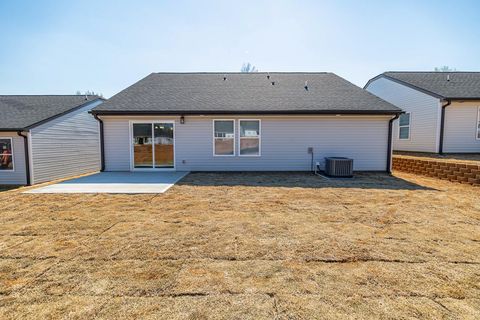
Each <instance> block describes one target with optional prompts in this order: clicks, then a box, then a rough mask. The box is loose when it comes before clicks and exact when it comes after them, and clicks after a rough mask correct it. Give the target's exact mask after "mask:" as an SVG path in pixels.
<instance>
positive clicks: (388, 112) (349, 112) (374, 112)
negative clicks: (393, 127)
mask: <svg viewBox="0 0 480 320" xmlns="http://www.w3.org/2000/svg"><path fill="white" fill-rule="evenodd" d="M89 112H90V113H91V114H95V115H141V116H145V115H151V116H154V115H172V116H180V115H220V114H222V115H223V114H228V115H235V114H239V115H244V114H260V115H336V114H345V115H395V114H400V113H402V111H401V110H285V111H280V110H275V111H266V110H245V111H232V110H203V111H202V110H195V111H192V110H190V111H189V110H184V111H176V112H173V111H158V110H156V111H154V110H145V111H130V110H121V111H119V110H90V111H89Z"/></svg>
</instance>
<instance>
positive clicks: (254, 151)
mask: <svg viewBox="0 0 480 320" xmlns="http://www.w3.org/2000/svg"><path fill="white" fill-rule="evenodd" d="M240 154H241V155H243V156H258V155H259V154H260V139H258V138H242V139H240Z"/></svg>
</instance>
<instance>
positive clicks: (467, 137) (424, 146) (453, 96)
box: [365, 72, 480, 153]
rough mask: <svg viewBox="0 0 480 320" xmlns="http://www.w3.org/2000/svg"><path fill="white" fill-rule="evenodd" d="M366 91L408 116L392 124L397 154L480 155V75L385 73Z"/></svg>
mask: <svg viewBox="0 0 480 320" xmlns="http://www.w3.org/2000/svg"><path fill="white" fill-rule="evenodd" d="M365 89H366V90H367V91H369V92H371V93H373V94H375V95H377V96H378V97H380V98H382V99H384V100H386V101H388V102H390V103H392V104H394V105H396V106H398V107H399V108H401V109H402V110H404V111H405V112H406V114H405V115H402V116H401V118H400V119H399V120H396V121H395V122H394V129H393V130H394V132H393V149H394V150H398V151H415V152H432V153H442V152H444V153H480V136H479V130H480V128H479V118H478V117H479V116H478V113H479V110H480V73H473V72H466V73H465V72H452V73H439V72H386V73H384V74H381V75H379V76H377V77H375V78H373V79H371V80H370V81H369V82H368V83H367V84H366V86H365ZM442 123H443V129H442ZM401 124H402V125H401ZM400 127H404V129H401V128H400Z"/></svg>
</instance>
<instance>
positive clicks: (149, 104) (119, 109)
mask: <svg viewBox="0 0 480 320" xmlns="http://www.w3.org/2000/svg"><path fill="white" fill-rule="evenodd" d="M268 75H269V76H270V79H268V78H267V76H268ZM224 76H225V77H226V78H227V79H226V80H224ZM272 81H273V82H275V85H272ZM305 81H308V90H306V89H305V88H304V86H305ZM398 112H400V109H399V108H397V107H395V106H394V105H392V104H389V103H388V102H386V101H384V100H382V99H380V98H378V97H376V96H374V95H372V94H370V93H368V92H366V91H365V90H362V89H361V88H359V87H357V86H355V85H353V84H351V83H350V82H348V81H346V80H345V79H343V78H340V77H339V76H337V75H335V74H333V73H269V74H267V73H152V74H150V75H149V76H147V77H145V78H144V79H142V80H140V81H138V82H137V83H135V84H133V85H132V86H130V87H128V88H127V89H125V90H123V91H121V92H120V93H118V94H117V95H115V96H113V97H112V98H110V99H109V100H108V101H106V102H105V103H102V104H101V105H99V106H97V107H96V108H94V109H93V113H98V114H120V113H143V114H161V113H164V114H167V113H170V114H215V113H217V114H221V113H228V114H236V113H239V114H240V113H258V114H260V113H265V114H267V113H277V114H278V113H284V114H289V113H310V114H315V113H398Z"/></svg>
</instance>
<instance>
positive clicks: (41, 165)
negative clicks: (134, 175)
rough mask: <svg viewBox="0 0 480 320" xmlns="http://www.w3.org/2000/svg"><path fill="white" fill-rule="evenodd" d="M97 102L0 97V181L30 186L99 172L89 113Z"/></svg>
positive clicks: (95, 129) (96, 138)
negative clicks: (0, 159) (0, 157)
mask: <svg viewBox="0 0 480 320" xmlns="http://www.w3.org/2000/svg"><path fill="white" fill-rule="evenodd" d="M102 101H103V100H102V99H99V98H98V97H90V98H89V99H88V100H85V97H83V96H0V114H2V116H3V118H2V121H0V125H2V127H3V128H0V148H1V149H2V150H0V151H2V152H4V155H0V156H2V159H3V160H4V163H3V164H2V168H1V170H0V185H2V184H12V185H30V184H35V183H41V182H46V181H51V180H55V179H61V178H67V177H70V176H74V175H80V174H84V173H89V172H94V171H99V170H100V141H99V126H98V122H97V121H96V120H95V119H94V117H93V116H92V115H91V114H89V113H88V112H89V111H90V110H91V109H92V108H94V107H95V106H97V105H99V104H100V103H101V102H102ZM2 122H3V123H2ZM8 126H9V127H8ZM13 126H14V127H15V128H14V127H13ZM10 141H12V142H13V144H10ZM9 152H10V153H11V156H9V155H8V153H9Z"/></svg>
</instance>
